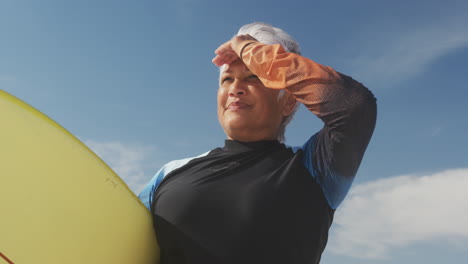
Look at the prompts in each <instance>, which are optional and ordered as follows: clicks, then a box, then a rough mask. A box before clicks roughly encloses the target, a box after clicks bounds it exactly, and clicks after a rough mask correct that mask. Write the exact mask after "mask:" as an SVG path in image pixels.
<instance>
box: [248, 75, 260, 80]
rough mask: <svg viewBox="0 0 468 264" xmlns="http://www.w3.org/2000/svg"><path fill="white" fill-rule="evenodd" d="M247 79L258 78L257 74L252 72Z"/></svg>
mask: <svg viewBox="0 0 468 264" xmlns="http://www.w3.org/2000/svg"><path fill="white" fill-rule="evenodd" d="M248 79H249V80H258V76H257V75H255V74H252V75H250V76H249V77H248Z"/></svg>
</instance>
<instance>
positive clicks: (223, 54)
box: [212, 35, 257, 67]
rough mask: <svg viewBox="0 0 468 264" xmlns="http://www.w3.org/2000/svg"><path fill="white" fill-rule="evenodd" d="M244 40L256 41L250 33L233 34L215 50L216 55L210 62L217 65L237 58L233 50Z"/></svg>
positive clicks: (228, 62) (229, 62)
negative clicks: (233, 35)
mask: <svg viewBox="0 0 468 264" xmlns="http://www.w3.org/2000/svg"><path fill="white" fill-rule="evenodd" d="M245 40H252V41H257V40H256V39H255V38H254V37H252V36H250V35H239V36H235V37H233V38H232V39H231V40H229V41H228V42H226V43H224V44H222V45H221V46H219V47H218V48H217V49H216V50H215V54H216V57H214V58H213V60H212V62H213V63H214V64H215V65H216V66H218V67H219V66H222V65H224V64H231V63H232V62H234V61H235V60H237V59H239V56H237V54H236V52H235V51H234V50H235V49H236V48H237V46H238V45H239V44H240V43H241V42H243V41H245Z"/></svg>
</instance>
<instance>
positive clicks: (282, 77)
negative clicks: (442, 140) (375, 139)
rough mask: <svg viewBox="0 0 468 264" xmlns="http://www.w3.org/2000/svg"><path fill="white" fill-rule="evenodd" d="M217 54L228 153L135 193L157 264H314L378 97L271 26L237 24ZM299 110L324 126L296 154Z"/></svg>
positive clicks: (181, 166)
mask: <svg viewBox="0 0 468 264" xmlns="http://www.w3.org/2000/svg"><path fill="white" fill-rule="evenodd" d="M215 53H216V57H215V58H214V59H213V63H214V64H215V65H217V66H222V67H221V77H220V85H219V90H218V118H219V122H220V124H221V126H222V127H223V129H224V131H225V133H226V136H227V140H226V142H225V145H224V147H222V148H216V149H214V150H211V151H209V152H207V153H204V154H202V155H200V156H198V157H195V158H189V159H184V160H178V161H173V162H170V163H168V164H166V165H165V166H164V167H163V168H162V169H161V170H160V171H159V172H158V173H157V174H156V175H155V177H154V178H153V179H152V180H151V182H150V183H149V184H148V186H147V187H146V188H145V189H144V190H143V192H142V193H141V195H140V198H141V199H142V201H143V202H144V203H145V204H146V206H147V207H148V209H150V210H151V212H152V214H153V217H154V226H155V229H156V232H157V236H158V242H159V245H160V248H161V263H318V262H319V261H320V256H321V254H322V252H323V250H324V248H325V245H326V242H327V238H328V230H329V227H330V225H331V223H332V219H333V214H334V211H335V209H336V208H337V207H338V205H339V204H340V203H341V202H342V200H343V199H344V196H345V195H346V193H347V192H348V190H349V188H350V186H351V183H352V181H353V178H354V176H355V175H356V172H357V169H358V167H359V164H360V162H361V160H362V157H363V155H364V152H365V149H366V147H367V144H368V143H369V140H370V138H371V135H372V133H373V130H374V126H375V119H376V103H375V98H374V96H373V95H372V93H371V92H370V91H369V90H368V89H367V88H365V87H364V86H362V85H361V84H360V83H358V82H356V81H354V80H353V79H351V78H350V77H347V76H345V75H342V74H340V73H338V72H336V71H334V70H333V69H332V68H330V67H326V66H323V65H320V64H317V63H315V62H313V61H312V60H309V59H307V58H304V57H301V56H300V55H299V54H300V53H299V46H298V45H297V43H296V42H295V41H294V40H293V39H292V38H291V37H290V36H289V35H287V34H286V33H285V32H284V31H282V30H281V29H278V28H274V27H271V26H270V25H266V24H262V23H254V24H249V25H245V26H243V27H242V28H241V29H240V30H239V33H238V36H236V37H234V38H232V39H231V40H230V41H228V42H226V43H225V44H223V45H221V46H220V47H219V48H218V49H217V50H216V51H215ZM296 102H300V103H302V104H304V105H305V106H306V107H307V108H308V109H309V110H310V111H311V112H312V113H314V114H315V115H316V116H318V117H319V118H320V119H321V120H322V121H323V122H324V127H323V128H322V129H321V130H320V131H319V132H318V133H316V134H314V135H312V137H311V138H310V139H309V140H308V141H307V142H305V144H304V145H303V146H300V147H295V148H291V147H288V146H285V145H284V144H282V143H281V142H282V141H283V139H284V130H285V126H286V125H287V123H288V122H289V121H290V120H291V118H292V116H293V114H294V112H295V110H296V109H297V105H298V104H297V103H296Z"/></svg>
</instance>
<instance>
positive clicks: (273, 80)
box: [232, 39, 377, 208]
mask: <svg viewBox="0 0 468 264" xmlns="http://www.w3.org/2000/svg"><path fill="white" fill-rule="evenodd" d="M232 48H233V50H234V51H235V52H236V54H237V55H238V56H239V57H241V58H242V60H243V61H244V63H245V64H246V65H247V67H248V68H249V69H250V70H251V71H252V72H253V73H255V74H256V75H257V76H258V77H259V78H260V80H261V81H262V82H263V84H264V85H265V86H266V87H268V88H273V89H285V90H286V91H288V92H289V93H291V94H293V95H294V97H295V98H296V100H298V101H299V102H301V103H303V104H304V105H305V106H306V107H307V108H308V109H309V110H310V111H311V112H312V113H314V114H315V115H316V116H317V117H319V118H320V119H321V120H322V121H323V122H324V127H323V129H322V130H320V132H319V133H317V134H315V135H314V136H313V137H312V138H311V139H310V140H309V141H308V142H307V143H306V144H305V145H304V146H303V148H302V149H303V151H304V164H305V166H306V167H307V168H308V169H309V171H310V172H311V174H312V175H313V176H314V177H315V178H316V179H317V181H318V182H319V183H320V184H321V185H322V188H323V189H324V192H325V194H326V196H327V199H328V201H329V203H330V205H331V206H332V207H333V208H336V207H337V206H338V204H339V203H340V202H341V201H342V200H343V198H344V196H345V195H346V193H347V191H348V189H349V187H350V185H351V182H352V180H353V178H354V176H355V175H356V172H357V170H358V168H359V165H360V163H361V160H362V157H363V155H364V152H365V150H366V148H367V145H368V143H369V141H370V138H371V136H372V133H373V131H374V127H375V122H376V112H377V107H376V99H375V97H374V96H373V94H372V93H371V92H370V91H369V90H368V89H367V88H366V87H364V86H363V85H362V84H361V83H359V82H357V81H355V80H353V79H352V78H351V77H348V76H346V75H343V74H341V73H338V72H336V71H335V70H334V69H332V68H331V67H327V66H323V65H321V64H318V63H316V62H314V61H312V60H310V59H307V58H304V57H302V56H300V55H297V54H294V53H287V52H286V51H285V50H284V49H283V48H282V47H281V46H280V45H264V44H261V43H259V42H255V41H253V40H251V39H247V40H243V41H242V42H240V43H237V45H233V47H232Z"/></svg>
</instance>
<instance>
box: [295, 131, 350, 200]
mask: <svg viewBox="0 0 468 264" xmlns="http://www.w3.org/2000/svg"><path fill="white" fill-rule="evenodd" d="M317 135H318V133H317V134H315V135H313V136H312V137H311V138H310V139H309V140H308V141H307V142H306V143H305V144H304V145H303V146H302V147H300V148H293V150H294V151H295V152H296V151H297V150H298V149H302V151H303V158H302V163H303V164H304V166H305V167H306V168H307V170H308V171H309V173H310V175H312V177H313V178H314V179H315V180H316V181H317V183H318V184H319V185H320V186H321V187H322V190H323V193H324V195H325V198H326V199H327V201H328V204H329V205H330V207H331V208H332V209H336V208H338V206H339V205H340V204H341V202H343V200H344V198H345V197H346V194H348V191H349V189H350V188H351V184H352V183H353V180H354V177H344V176H340V175H338V174H337V173H334V172H333V171H332V170H331V168H330V167H327V168H324V171H318V170H317V169H315V168H314V165H313V158H314V157H313V155H314V149H315V142H316V138H317Z"/></svg>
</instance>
